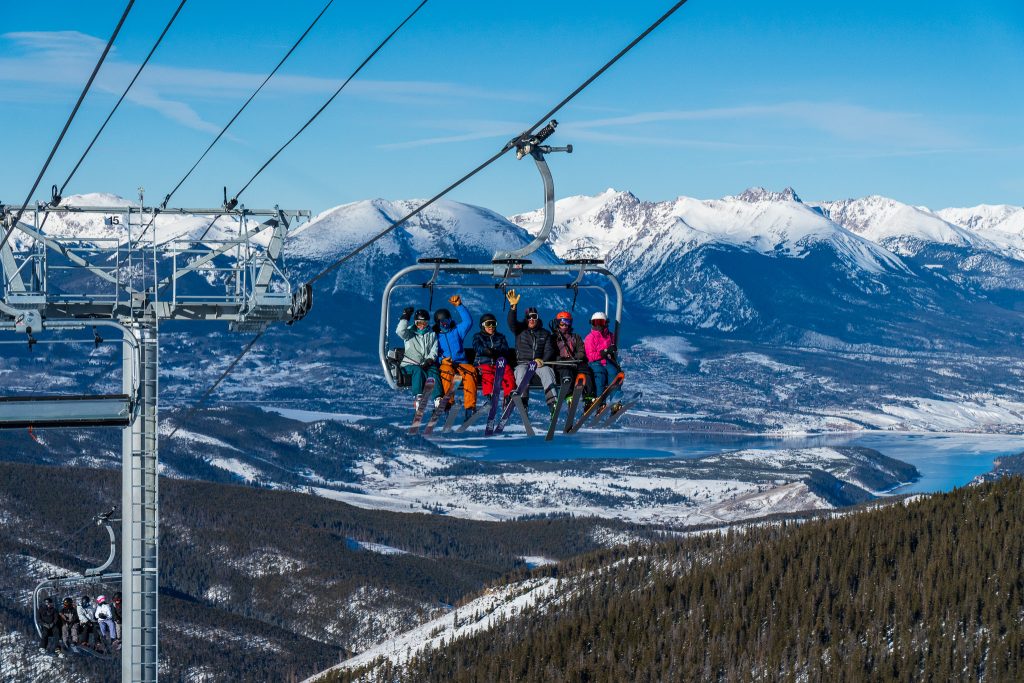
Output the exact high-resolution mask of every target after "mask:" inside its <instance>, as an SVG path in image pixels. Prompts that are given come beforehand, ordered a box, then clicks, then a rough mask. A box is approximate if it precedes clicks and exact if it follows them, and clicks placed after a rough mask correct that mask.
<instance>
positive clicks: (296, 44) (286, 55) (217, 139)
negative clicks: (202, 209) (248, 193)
mask: <svg viewBox="0 0 1024 683" xmlns="http://www.w3.org/2000/svg"><path fill="white" fill-rule="evenodd" d="M333 4H334V0H327V3H326V4H325V5H324V6H323V9H321V10H320V13H319V14H317V15H316V18H314V19H313V21H312V22H311V23H310V24H309V26H307V27H306V30H305V31H303V32H302V35H300V36H299V38H298V40H296V41H295V42H294V43H293V44H292V46H291V47H290V48H288V51H287V52H286V53H284V56H283V57H281V60H280V61H279V62H278V63H277V66H275V67H274V69H273V70H272V71H271V72H270V73H269V74H267V77H266V78H264V79H263V82H262V83H260V84H259V87H257V88H256V89H255V90H253V91H252V94H251V95H249V99H247V100H246V101H245V102H244V103H243V104H242V106H241V107H239V108H238V111H236V112H235V115H234V116H232V117H231V120H229V121H228V122H227V123H226V124H224V127H223V128H221V130H220V132H219V133H217V136H216V137H215V138H214V139H213V140H212V141H211V142H210V144H209V145H207V146H206V149H204V150H203V153H202V154H200V155H199V158H198V159H196V162H195V163H194V164H192V168H190V169H188V172H186V173H185V175H183V176H182V177H181V180H179V181H178V184H177V185H175V186H174V188H173V189H172V190H171V191H170V192H168V193H167V194H166V195H165V196H164V200H163V202H161V203H160V208H167V202H169V201H171V197H173V196H174V194H175V193H176V192H177V191H178V190H179V189H181V186H182V185H184V184H185V181H186V180H188V179H189V177H190V176H191V175H192V173H193V172H194V171H195V170H196V168H197V167H198V166H199V164H200V163H202V161H203V159H205V158H206V155H207V154H209V153H210V150H211V149H213V146H214V145H216V144H217V143H218V142H220V139H221V138H222V137H224V134H225V133H227V132H228V129H229V128H231V126H232V125H233V124H234V123H235V121H236V120H237V119H238V117H239V116H241V115H242V112H243V111H245V110H246V108H247V107H248V106H249V104H250V103H251V102H252V101H253V100H254V99H256V96H257V95H258V94H259V93H260V91H261V90H263V87H264V86H265V85H266V84H267V83H268V82H269V81H270V79H271V78H273V77H274V74H276V73H277V72H278V70H279V69H280V68H281V67H282V66H283V65H284V63H285V62H286V61H288V58H289V57H291V56H292V53H293V52H295V50H296V48H298V47H299V45H301V44H302V41H303V40H305V39H306V36H308V35H309V32H310V31H312V30H313V27H314V26H316V25H317V23H318V22H319V21H320V18H321V17H322V16H323V15H324V14H325V13H326V12H327V10H328V9H329V8H330V6H331V5H333ZM158 213H159V210H157V211H154V212H153V216H152V217H151V218H150V219H149V222H148V223H146V226H145V227H144V228H142V230H141V231H139V236H138V238H136V240H135V244H133V245H132V246H133V248H134V247H135V246H137V245H138V244H139V242H140V241H142V237H143V236H144V235H145V234H146V232H147V231H148V230H149V228H150V227H152V225H153V221H155V220H156V217H157V214H158ZM214 220H216V219H214ZM212 225H213V224H212V223H211V224H210V226H212ZM210 226H207V228H206V231H208V230H209V229H210ZM206 231H204V232H203V235H204V236H205V235H206Z"/></svg>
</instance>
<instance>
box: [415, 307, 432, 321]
mask: <svg viewBox="0 0 1024 683" xmlns="http://www.w3.org/2000/svg"><path fill="white" fill-rule="evenodd" d="M413 320H414V321H419V320H422V321H424V322H430V312H429V311H427V310H426V309H423V308H421V309H420V310H418V311H416V313H415V315H413Z"/></svg>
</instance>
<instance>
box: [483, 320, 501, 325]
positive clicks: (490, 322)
mask: <svg viewBox="0 0 1024 683" xmlns="http://www.w3.org/2000/svg"><path fill="white" fill-rule="evenodd" d="M497 326H498V324H497V323H495V322H494V321H492V320H488V321H487V322H485V323H484V327H497Z"/></svg>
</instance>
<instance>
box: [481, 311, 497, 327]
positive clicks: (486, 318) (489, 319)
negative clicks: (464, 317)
mask: <svg viewBox="0 0 1024 683" xmlns="http://www.w3.org/2000/svg"><path fill="white" fill-rule="evenodd" d="M485 323H494V326H495V327H497V326H498V319H497V318H496V317H494V314H493V313H484V314H483V315H482V316H480V329H481V330H482V329H483V328H484V324H485Z"/></svg>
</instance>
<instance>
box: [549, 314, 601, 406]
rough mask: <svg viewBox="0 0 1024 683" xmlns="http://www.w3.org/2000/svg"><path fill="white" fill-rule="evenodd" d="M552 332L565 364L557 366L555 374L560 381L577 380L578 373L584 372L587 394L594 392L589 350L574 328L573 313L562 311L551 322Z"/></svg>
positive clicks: (570, 381) (560, 359)
mask: <svg viewBox="0 0 1024 683" xmlns="http://www.w3.org/2000/svg"><path fill="white" fill-rule="evenodd" d="M551 334H552V335H553V337H554V341H555V348H556V349H557V350H558V360H559V362H561V363H564V365H559V366H557V367H555V375H556V376H557V377H558V383H559V384H561V383H562V382H569V383H572V382H575V381H576V375H578V374H579V373H581V372H582V373H583V374H584V375H586V376H587V385H586V389H585V392H586V393H587V395H589V394H591V393H593V391H594V389H593V387H594V377H593V373H592V372H591V370H590V365H589V364H588V363H587V350H586V345H585V344H584V342H583V337H581V336H580V335H578V334H576V332H575V331H574V330H573V328H572V313H570V312H569V311H560V312H559V313H558V315H556V316H555V319H554V321H552V323H551Z"/></svg>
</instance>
